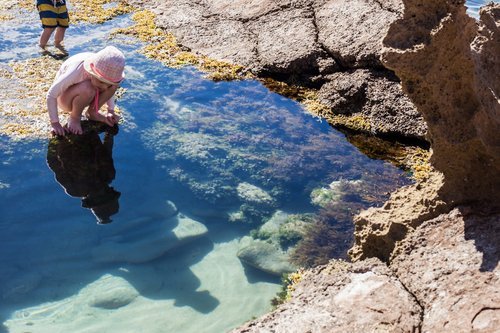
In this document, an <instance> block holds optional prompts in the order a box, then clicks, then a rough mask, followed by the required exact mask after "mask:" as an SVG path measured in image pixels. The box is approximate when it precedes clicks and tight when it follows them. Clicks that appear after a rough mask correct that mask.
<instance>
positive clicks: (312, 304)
mask: <svg viewBox="0 0 500 333" xmlns="http://www.w3.org/2000/svg"><path fill="white" fill-rule="evenodd" d="M294 289H295V290H294V291H293V292H292V297H291V300H290V301H288V302H286V303H284V304H282V305H281V306H280V307H279V308H278V309H277V310H275V311H273V312H271V313H269V314H267V315H264V316H263V317H262V318H260V319H258V320H255V321H251V322H249V323H246V324H245V325H243V326H242V327H240V328H238V329H235V330H233V331H232V333H250V332H255V333H263V332H274V333H293V332H297V333H298V332H314V333H336V332H339V333H340V332H342V333H344V332H417V331H418V328H419V324H420V316H421V315H422V310H421V308H420V306H419V305H418V303H417V302H416V301H415V299H414V298H413V296H412V295H411V294H410V293H408V291H406V289H405V287H404V286H403V285H402V284H401V283H400V282H399V281H398V280H397V279H396V278H395V277H394V275H393V274H392V272H391V271H390V270H389V269H388V268H387V266H385V265H384V264H383V263H381V262H380V261H378V260H376V259H370V260H366V261H363V262H358V263H355V264H347V263H345V262H335V261H334V262H331V263H330V264H328V265H326V266H320V267H317V268H315V269H312V270H310V271H307V272H306V273H305V274H304V276H303V277H302V279H301V281H300V282H299V283H298V284H297V285H295V286H294ZM306 309H307V311H306Z"/></svg>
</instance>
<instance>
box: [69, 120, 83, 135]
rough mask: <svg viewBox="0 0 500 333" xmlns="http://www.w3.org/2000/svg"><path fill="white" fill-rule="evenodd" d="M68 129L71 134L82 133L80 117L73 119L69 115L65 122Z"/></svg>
mask: <svg viewBox="0 0 500 333" xmlns="http://www.w3.org/2000/svg"><path fill="white" fill-rule="evenodd" d="M66 127H67V128H68V130H69V131H70V132H71V133H73V134H82V133H83V130H82V125H81V124H80V119H74V118H72V117H69V119H68V123H67V124H66Z"/></svg>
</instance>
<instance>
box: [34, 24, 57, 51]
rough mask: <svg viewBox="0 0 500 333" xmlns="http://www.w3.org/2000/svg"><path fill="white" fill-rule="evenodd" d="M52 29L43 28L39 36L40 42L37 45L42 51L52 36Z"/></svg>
mask: <svg viewBox="0 0 500 333" xmlns="http://www.w3.org/2000/svg"><path fill="white" fill-rule="evenodd" d="M54 29H55V28H43V31H42V34H41V35H40V41H39V42H38V45H40V47H41V48H42V49H43V48H45V46H47V43H48V41H49V39H50V36H51V35H52V32H54Z"/></svg>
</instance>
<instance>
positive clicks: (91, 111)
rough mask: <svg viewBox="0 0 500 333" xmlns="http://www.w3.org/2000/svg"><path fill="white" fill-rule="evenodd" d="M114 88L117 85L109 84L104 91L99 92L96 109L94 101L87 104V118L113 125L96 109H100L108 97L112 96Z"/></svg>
mask: <svg viewBox="0 0 500 333" xmlns="http://www.w3.org/2000/svg"><path fill="white" fill-rule="evenodd" d="M116 89H118V86H114V85H112V86H110V87H109V88H108V89H106V90H104V91H100V92H99V101H98V108H97V110H96V109H95V106H94V103H92V105H90V106H89V108H88V110H87V113H86V116H87V118H89V119H91V120H95V121H100V122H102V123H106V124H108V125H109V126H113V124H112V123H111V122H110V121H109V120H108V118H106V116H104V115H103V114H101V113H99V112H98V111H99V110H100V109H101V107H102V106H103V105H104V104H105V103H106V102H107V101H108V100H109V99H110V98H112V97H113V95H114V94H115V92H116Z"/></svg>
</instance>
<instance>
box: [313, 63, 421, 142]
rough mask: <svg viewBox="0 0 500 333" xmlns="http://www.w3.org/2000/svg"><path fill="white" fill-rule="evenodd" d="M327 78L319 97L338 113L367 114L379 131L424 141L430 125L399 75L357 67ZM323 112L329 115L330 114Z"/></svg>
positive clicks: (375, 130)
mask: <svg viewBox="0 0 500 333" xmlns="http://www.w3.org/2000/svg"><path fill="white" fill-rule="evenodd" d="M325 79H326V83H325V84H324V85H323V86H322V87H321V88H320V90H319V98H320V100H321V101H322V103H323V104H325V105H326V106H328V107H330V108H331V109H332V110H334V112H335V113H336V114H346V115H352V114H360V115H363V116H364V117H365V118H366V119H367V120H369V123H370V126H371V127H372V131H373V132H375V133H380V134H384V135H393V136H403V137H407V138H414V139H418V140H424V138H425V135H426V133H427V126H426V125H425V123H424V121H423V118H422V116H421V115H420V114H419V112H418V111H417V109H416V108H415V106H414V105H413V103H412V102H411V101H410V99H409V98H408V97H407V96H406V95H405V94H404V93H403V91H402V87H401V83H400V82H399V80H398V79H397V78H396V77H391V76H390V75H388V74H387V73H385V72H381V71H379V70H372V69H357V70H354V71H345V72H338V73H335V74H332V75H329V76H326V77H325ZM320 115H322V116H324V117H325V118H327V119H328V117H329V113H327V114H320Z"/></svg>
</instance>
